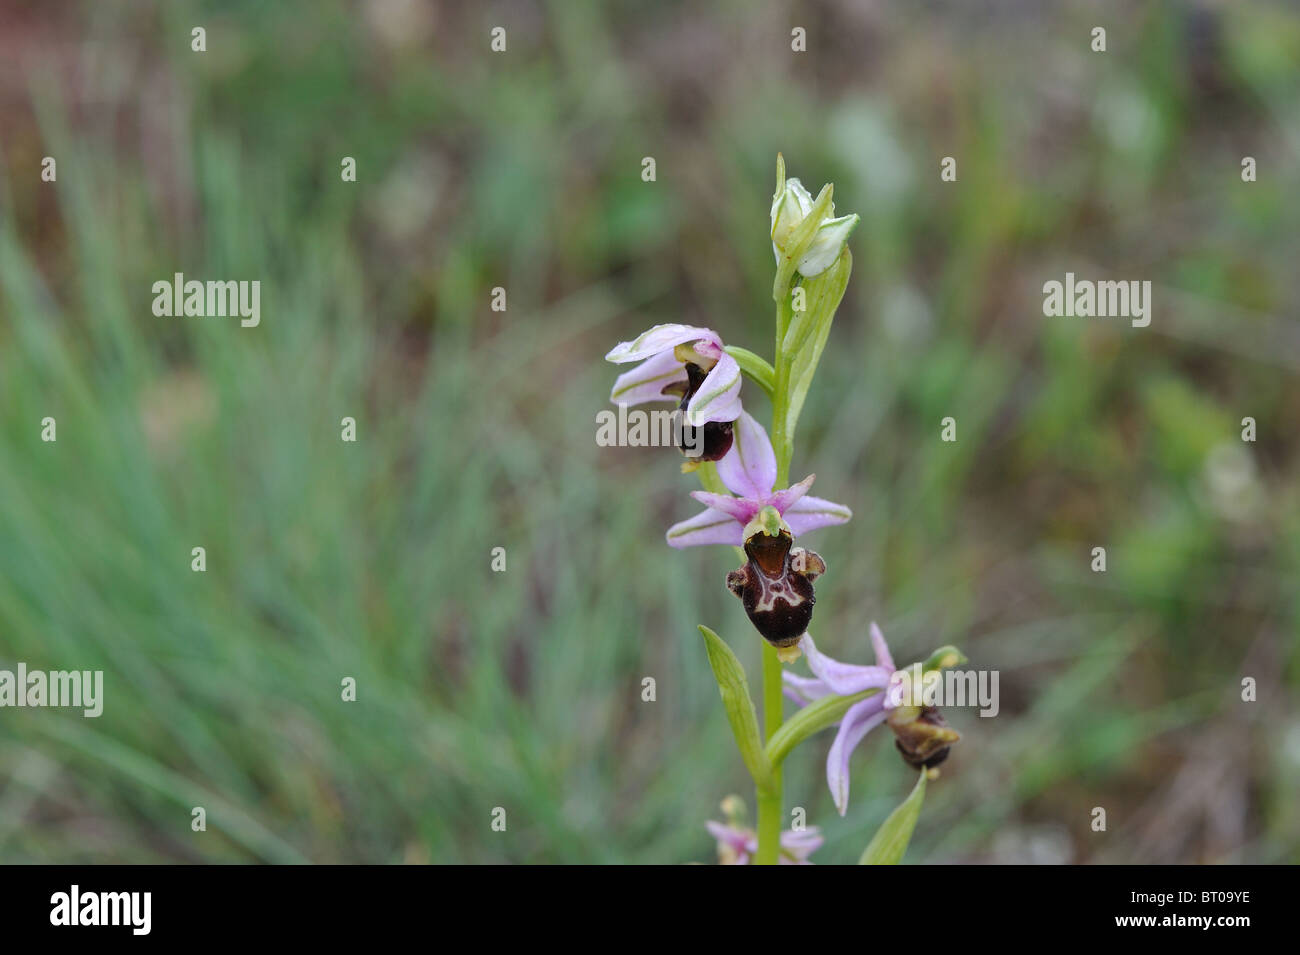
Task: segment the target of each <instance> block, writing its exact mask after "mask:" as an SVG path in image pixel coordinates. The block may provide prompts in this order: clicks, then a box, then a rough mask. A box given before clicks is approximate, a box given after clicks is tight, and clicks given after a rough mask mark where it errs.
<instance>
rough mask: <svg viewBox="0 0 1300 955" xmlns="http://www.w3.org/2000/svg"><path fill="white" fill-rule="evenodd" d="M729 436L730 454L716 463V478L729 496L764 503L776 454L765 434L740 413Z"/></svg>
mask: <svg viewBox="0 0 1300 955" xmlns="http://www.w3.org/2000/svg"><path fill="white" fill-rule="evenodd" d="M732 434H733V437H732V442H731V450H730V451H728V452H727V455H726V457H724V458H723V459H722V460H721V461H719V462H718V476H719V477H720V478H722V483H723V484H725V485H727V487H729V488H730V489H731V491H732V493H734V494H738V495H740V496H741V497H747V498H750V499H751V500H755V501H766V500H767V497H768V495H769V494H771V492H772V485H773V484H774V483H776V452H774V451H773V450H772V442H771V441H770V440H769V439H768V437H767V432H766V431H764V430H763V426H762V425H761V424H759V423H758V422H757V421H755V420H754V417H753V415H751V414H749V413H748V412H744V411H742V412H741V413H740V416H739V417H738V418H736V426H735V429H734V431H733V432H732Z"/></svg>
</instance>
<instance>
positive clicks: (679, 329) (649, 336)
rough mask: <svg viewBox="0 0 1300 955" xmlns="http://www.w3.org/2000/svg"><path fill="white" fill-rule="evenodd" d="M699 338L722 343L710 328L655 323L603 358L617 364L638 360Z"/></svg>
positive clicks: (616, 346) (618, 345) (614, 348)
mask: <svg viewBox="0 0 1300 955" xmlns="http://www.w3.org/2000/svg"><path fill="white" fill-rule="evenodd" d="M701 339H703V340H704V341H709V342H713V343H715V344H719V345H720V344H721V343H722V339H720V338H719V337H718V333H717V332H715V331H714V330H713V329H711V328H696V327H695V326H694V325H656V326H655V327H654V328H652V329H650V330H649V331H645V332H642V333H641V334H640V335H639V336H638V337H636V338H634V339H632V341H630V342H619V343H618V344H617V345H615V346H614V347H613V348H612V349H611V350H610V352H609V354H608V355H606V356H605V360H606V361H612V362H615V363H617V364H623V363H624V362H629V361H640V360H641V359H642V358H649V357H650V356H651V355H657V354H659V352H661V351H664V350H666V349H671V348H672V347H673V346H674V345H681V344H683V343H685V342H695V341H700V340H701Z"/></svg>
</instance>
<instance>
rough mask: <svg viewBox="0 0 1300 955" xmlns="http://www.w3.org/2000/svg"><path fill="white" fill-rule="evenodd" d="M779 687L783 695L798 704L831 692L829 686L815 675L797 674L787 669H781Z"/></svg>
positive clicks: (818, 698) (803, 704)
mask: <svg viewBox="0 0 1300 955" xmlns="http://www.w3.org/2000/svg"><path fill="white" fill-rule="evenodd" d="M781 687H782V689H783V691H784V693H785V695H786V696H787V697H789V698H790V699H791V700H793V701H794V702H795V703H797V704H799V705H800V706H806V705H807V704H809V703H811V702H812V701H813V700H820V699H821V698H822V697H823V696H829V695H830V693H831V688H830V687H829V686H827V685H826V684H825V683H823V682H822V681H821V680H819V679H817V678H816V677H811V676H798V675H796V674H794V673H791V672H790V671H789V670H782V671H781Z"/></svg>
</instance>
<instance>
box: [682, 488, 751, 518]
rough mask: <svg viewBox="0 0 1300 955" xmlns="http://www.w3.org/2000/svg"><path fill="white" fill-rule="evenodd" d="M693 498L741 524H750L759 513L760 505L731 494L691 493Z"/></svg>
mask: <svg viewBox="0 0 1300 955" xmlns="http://www.w3.org/2000/svg"><path fill="white" fill-rule="evenodd" d="M691 497H693V498H695V500H697V501H699V502H700V503H701V504H703V505H704V506H705V507H711V508H713V509H714V510H715V511H722V513H724V514H730V515H731V516H732V517H734V518H735V519H736V520H738V521H740V523H741V524H748V523H749V522H750V521H752V520H753V519H754V515H755V514H757V513H758V504H757V503H755V502H754V501H750V500H746V499H745V498H743V497H732V496H731V495H729V494H710V493H709V492H708V491H691Z"/></svg>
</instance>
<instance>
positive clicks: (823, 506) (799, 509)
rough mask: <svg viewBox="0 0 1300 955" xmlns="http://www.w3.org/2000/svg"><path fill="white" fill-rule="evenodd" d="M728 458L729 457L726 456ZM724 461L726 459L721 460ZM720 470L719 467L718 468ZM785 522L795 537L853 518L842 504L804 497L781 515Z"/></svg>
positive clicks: (851, 513) (850, 512) (808, 496)
mask: <svg viewBox="0 0 1300 955" xmlns="http://www.w3.org/2000/svg"><path fill="white" fill-rule="evenodd" d="M728 457H730V455H728ZM723 460H724V461H725V460H726V458H723ZM718 469H719V470H721V466H719V468H718ZM781 516H782V517H784V518H785V522H786V523H787V524H789V525H790V533H792V534H793V535H794V536H795V537H798V536H799V535H800V534H807V533H808V532H809V531H813V530H816V529H817V528H819V527H830V526H831V525H832V524H844V523H847V522H848V520H849V519H850V518H851V517H853V512H852V511H850V510H849V509H848V508H847V507H845V506H844V505H843V504H836V503H835V502H834V501H828V500H826V499H825V498H820V497H812V496H810V495H804V496H803V497H801V498H799V499H798V500H797V501H795V502H794V503H793V504H792V505H790V507H789V509H788V510H786V511H785V512H783V513H782V515H781Z"/></svg>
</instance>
